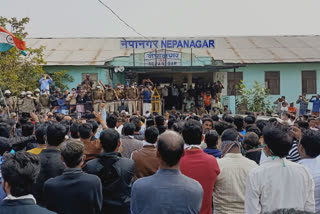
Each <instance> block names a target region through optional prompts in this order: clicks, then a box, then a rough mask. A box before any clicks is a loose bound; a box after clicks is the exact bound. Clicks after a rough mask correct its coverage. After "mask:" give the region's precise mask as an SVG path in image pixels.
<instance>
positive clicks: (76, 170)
mask: <svg viewBox="0 0 320 214" xmlns="http://www.w3.org/2000/svg"><path fill="white" fill-rule="evenodd" d="M60 151H61V158H62V159H63V162H64V163H65V165H66V166H67V168H66V169H65V170H64V172H63V174H62V175H60V176H57V177H55V178H51V179H49V180H47V181H46V183H45V184H44V187H43V197H44V199H45V204H46V207H47V208H48V209H49V210H52V211H55V212H57V213H59V214H63V213H77V214H82V213H83V214H95V213H99V212H100V210H101V207H102V186H101V182H100V179H99V177H97V176H96V175H89V174H87V173H84V172H83V171H82V169H81V165H82V164H83V162H84V158H85V155H84V145H83V144H82V143H81V142H79V141H77V140H68V141H66V142H64V143H63V144H62V146H61V148H60Z"/></svg>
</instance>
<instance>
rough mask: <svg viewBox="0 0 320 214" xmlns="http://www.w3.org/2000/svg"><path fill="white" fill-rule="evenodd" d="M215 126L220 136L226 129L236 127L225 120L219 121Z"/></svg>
mask: <svg viewBox="0 0 320 214" xmlns="http://www.w3.org/2000/svg"><path fill="white" fill-rule="evenodd" d="M214 128H215V130H216V131H217V132H218V134H219V136H221V135H222V133H223V131H224V130H226V129H230V128H234V126H233V125H232V124H230V123H227V122H224V121H217V122H216V123H215V125H214Z"/></svg>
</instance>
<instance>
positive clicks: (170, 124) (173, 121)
mask: <svg viewBox="0 0 320 214" xmlns="http://www.w3.org/2000/svg"><path fill="white" fill-rule="evenodd" d="M177 122H178V120H177V119H176V118H170V119H169V120H168V129H169V130H171V129H172V126H173V124H174V123H177Z"/></svg>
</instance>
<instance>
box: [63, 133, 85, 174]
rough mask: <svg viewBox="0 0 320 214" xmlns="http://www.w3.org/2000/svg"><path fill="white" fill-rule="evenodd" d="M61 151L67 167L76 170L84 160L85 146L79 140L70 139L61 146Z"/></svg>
mask: <svg viewBox="0 0 320 214" xmlns="http://www.w3.org/2000/svg"><path fill="white" fill-rule="evenodd" d="M60 151H61V156H62V158H63V161H64V162H65V164H66V165H67V167H69V168H75V167H77V166H78V165H79V164H80V163H81V162H82V160H83V153H84V145H83V144H82V143H81V142H79V141H78V140H74V139H70V140H67V141H65V142H64V143H63V144H62V145H61V147H60Z"/></svg>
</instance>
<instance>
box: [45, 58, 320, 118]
mask: <svg viewBox="0 0 320 214" xmlns="http://www.w3.org/2000/svg"><path fill="white" fill-rule="evenodd" d="M140 56H141V57H142V56H143V55H142V54H141V55H140ZM189 56H190V55H189ZM188 59H189V61H188ZM131 60H132V56H129V57H118V58H115V60H114V61H113V62H111V65H113V66H128V65H132V64H131V62H132V61H131ZM140 60H141V59H140ZM210 61H211V59H210V58H209V57H203V58H198V59H194V65H205V64H209V62H210ZM182 62H183V63H182V64H184V65H187V64H188V63H190V58H189V57H188V56H183V60H182ZM200 62H202V63H200ZM136 65H137V66H138V65H140V64H136ZM44 70H45V71H47V72H56V71H61V70H67V71H68V74H69V75H71V76H73V78H74V82H72V83H68V85H69V89H71V88H73V87H76V85H77V84H78V83H80V82H81V81H82V74H83V73H97V74H98V79H101V80H102V81H103V82H104V83H108V84H113V85H114V84H115V83H118V82H122V83H124V82H125V78H124V74H123V73H114V79H113V82H112V81H111V78H110V76H109V72H108V71H107V70H106V69H102V68H97V67H96V66H44ZM303 70H315V71H316V74H317V76H316V77H317V93H320V63H287V64H248V65H247V66H246V67H241V68H238V69H237V72H243V81H244V84H245V85H246V87H248V88H251V87H252V86H253V83H254V80H257V81H258V82H260V83H262V84H264V79H265V71H280V94H279V95H272V96H271V101H274V100H276V99H277V98H278V97H279V96H281V95H284V96H286V98H287V100H288V101H296V100H297V98H298V96H299V95H301V93H302V76H301V71H303ZM223 72H233V70H229V71H227V70H223ZM311 96H312V95H311V94H310V95H308V96H307V97H308V98H310V97H311ZM224 102H225V104H229V107H230V109H231V111H232V112H235V97H234V96H231V97H224ZM297 107H299V106H297ZM309 108H311V104H309Z"/></svg>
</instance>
